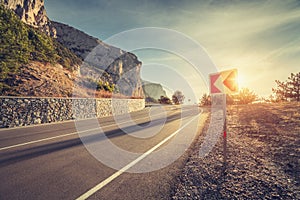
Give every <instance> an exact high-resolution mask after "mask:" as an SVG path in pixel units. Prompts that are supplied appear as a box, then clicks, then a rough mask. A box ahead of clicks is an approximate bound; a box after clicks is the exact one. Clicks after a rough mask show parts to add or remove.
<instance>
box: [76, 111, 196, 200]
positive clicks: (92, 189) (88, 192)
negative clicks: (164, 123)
mask: <svg viewBox="0 0 300 200" xmlns="http://www.w3.org/2000/svg"><path fill="white" fill-rule="evenodd" d="M201 113H202V112H201ZM201 113H199V114H198V115H196V116H195V117H193V118H192V119H191V120H190V121H189V122H187V123H186V124H185V125H184V126H182V127H181V128H180V129H178V130H177V131H175V132H174V133H172V134H171V135H169V136H168V137H166V138H165V139H164V140H162V141H161V142H159V143H158V144H157V145H155V146H154V147H152V148H151V149H149V150H148V151H146V152H145V153H144V154H142V155H141V156H140V157H138V158H137V159H135V160H133V161H132V162H131V163H129V164H127V165H126V166H125V167H123V168H122V169H120V170H119V171H117V172H115V173H114V174H112V175H111V176H110V177H108V178H106V179H105V180H104V181H102V182H101V183H99V184H98V185H96V186H95V187H93V188H91V189H90V190H88V191H87V192H85V193H84V194H82V195H81V196H80V197H78V198H77V199H76V200H84V199H87V198H89V197H90V196H91V195H93V194H94V193H96V192H97V191H99V190H100V189H102V188H103V187H104V186H106V185H107V184H109V183H110V182H111V181H113V180H114V179H116V178H117V177H118V176H120V175H121V174H123V173H124V172H126V171H127V170H128V169H130V168H131V167H133V166H134V165H136V164H137V163H138V162H140V161H141V160H142V159H144V158H145V157H147V156H148V155H149V154H151V153H152V152H153V151H155V150H156V149H157V148H159V147H160V146H161V145H163V144H164V143H166V142H167V141H168V140H170V139H171V138H172V137H174V136H175V135H176V134H177V133H178V132H179V131H181V130H182V129H184V128H185V127H186V126H187V125H189V124H190V123H191V122H192V121H194V120H195V119H196V118H197V117H198V116H200V114H201Z"/></svg>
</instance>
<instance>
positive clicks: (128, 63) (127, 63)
mask: <svg viewBox="0 0 300 200" xmlns="http://www.w3.org/2000/svg"><path fill="white" fill-rule="evenodd" d="M52 25H53V27H55V29H56V31H57V41H58V42H60V43H61V44H62V45H64V46H65V47H67V48H68V49H70V50H71V51H72V52H74V53H75V54H76V55H77V56H79V57H81V58H82V59H83V60H84V63H85V64H87V65H82V66H81V72H82V73H87V71H88V74H90V75H91V78H93V79H103V78H102V75H103V74H102V71H105V72H106V73H107V74H109V75H110V76H111V79H112V82H113V83H114V84H116V85H117V87H118V89H119V92H120V93H122V94H124V95H127V96H135V97H137V96H138V97H143V96H144V94H143V89H142V84H141V79H140V69H141V66H142V62H140V61H139V60H138V58H137V57H136V55H134V54H132V53H130V52H126V51H123V50H121V49H120V48H117V47H113V46H110V45H108V44H105V43H104V42H102V41H100V40H99V39H97V38H94V37H92V36H89V35H87V34H86V33H84V32H82V31H80V30H78V29H75V28H73V27H71V26H68V25H66V24H62V23H58V22H52ZM99 70H100V73H99ZM97 75H98V76H97Z"/></svg>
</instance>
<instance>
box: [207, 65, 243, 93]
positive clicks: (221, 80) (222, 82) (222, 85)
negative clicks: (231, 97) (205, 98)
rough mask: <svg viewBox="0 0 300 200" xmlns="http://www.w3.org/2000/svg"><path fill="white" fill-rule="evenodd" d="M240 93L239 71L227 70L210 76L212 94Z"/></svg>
mask: <svg viewBox="0 0 300 200" xmlns="http://www.w3.org/2000/svg"><path fill="white" fill-rule="evenodd" d="M235 92H238V85H237V70H236V69H233V70H227V71H222V72H220V73H216V74H211V75H210V93H212V94H214V93H227V94H228V93H229V94H230V93H235Z"/></svg>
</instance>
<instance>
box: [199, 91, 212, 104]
mask: <svg viewBox="0 0 300 200" xmlns="http://www.w3.org/2000/svg"><path fill="white" fill-rule="evenodd" d="M210 105H211V98H210V95H208V94H206V93H204V94H203V96H202V97H201V99H200V106H210Z"/></svg>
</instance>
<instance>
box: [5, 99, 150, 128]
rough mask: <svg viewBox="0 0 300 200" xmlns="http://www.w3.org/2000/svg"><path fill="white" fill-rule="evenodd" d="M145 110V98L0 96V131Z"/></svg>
mask: <svg viewBox="0 0 300 200" xmlns="http://www.w3.org/2000/svg"><path fill="white" fill-rule="evenodd" d="M144 107H145V101H144V99H91V98H29V97H28V98H27V97H26V98H20V97H0V111H1V115H0V128H8V127H15V126H27V125H33V124H45V123H52V122H59V121H66V120H74V119H88V118H95V117H105V116H111V115H120V114H125V113H128V112H133V111H138V110H141V109H143V108H144Z"/></svg>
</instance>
